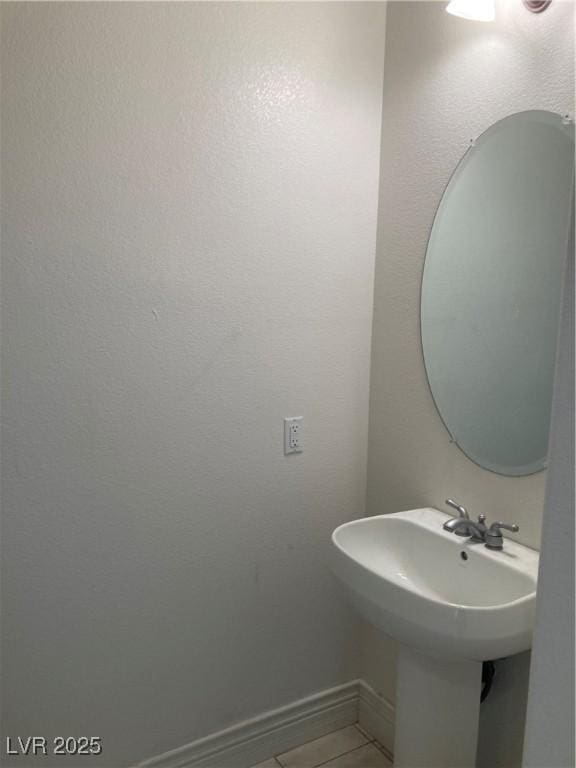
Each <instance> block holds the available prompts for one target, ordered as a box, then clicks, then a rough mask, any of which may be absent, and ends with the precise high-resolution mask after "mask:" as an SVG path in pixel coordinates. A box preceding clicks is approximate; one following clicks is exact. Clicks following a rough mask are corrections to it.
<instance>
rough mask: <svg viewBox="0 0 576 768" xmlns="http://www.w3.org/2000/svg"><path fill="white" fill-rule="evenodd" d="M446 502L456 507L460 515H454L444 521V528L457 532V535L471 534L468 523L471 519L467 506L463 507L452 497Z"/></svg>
mask: <svg viewBox="0 0 576 768" xmlns="http://www.w3.org/2000/svg"><path fill="white" fill-rule="evenodd" d="M446 504H447V505H448V506H449V507H452V508H453V509H455V510H456V511H457V512H458V515H459V517H453V518H452V519H451V520H449V521H448V522H447V523H444V530H446V531H450V532H451V533H455V534H456V535H457V536H470V535H471V533H470V532H469V528H470V526H469V525H468V524H467V523H468V521H469V520H470V515H469V514H468V510H467V509H466V507H463V506H462V505H461V504H458V503H457V502H455V501H453V500H452V499H446ZM460 523H461V524H460Z"/></svg>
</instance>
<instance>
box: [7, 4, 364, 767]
mask: <svg viewBox="0 0 576 768" xmlns="http://www.w3.org/2000/svg"><path fill="white" fill-rule="evenodd" d="M0 2H1V0H0ZM357 724H358V721H356V722H355V723H351V724H350V725H351V726H352V727H353V728H355V729H356V731H357V732H358V733H359V734H360V735H361V736H362V737H363V738H365V739H366V742H365V743H364V744H359V745H358V746H357V747H353V748H352V749H347V750H346V751H345V752H340V753H339V754H337V755H334V756H333V757H331V758H329V759H328V760H324V761H323V762H321V763H316V764H315V765H313V766H310V768H318V766H320V765H325V764H326V763H329V762H330V760H336V758H337V757H341V756H342V755H347V754H348V753H349V752H354V750H355V749H360V747H365V746H366V744H372V742H373V741H375V739H372V740H371V739H370V738H369V736H368V735H367V734H366V733H363V732H362V731H361V730H360V728H356V726H357ZM350 725H345V726H344V727H343V728H337V729H336V730H335V731H330V733H327V734H326V736H331V735H332V734H333V733H338V731H344V730H345V729H346V728H350ZM319 738H320V739H322V738H324V737H323V736H320V737H319ZM313 741H318V739H311V740H310V741H305V742H303V743H302V744H299V745H298V746H297V747H294V748H293V749H300V747H303V746H305V745H306V744H311V743H312V742H313ZM288 751H289V752H292V751H293V750H292V749H290V750H288ZM285 754H287V753H286V752H280V753H279V754H278V755H273V758H274V760H276V762H277V763H278V765H279V766H280V768H287V766H285V765H284V763H283V762H282V761H281V760H280V758H281V757H282V755H285Z"/></svg>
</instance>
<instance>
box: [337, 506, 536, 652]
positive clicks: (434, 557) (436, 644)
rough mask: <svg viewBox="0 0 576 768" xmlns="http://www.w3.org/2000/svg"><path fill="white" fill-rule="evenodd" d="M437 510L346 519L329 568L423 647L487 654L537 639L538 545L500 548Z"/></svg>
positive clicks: (379, 621) (360, 603) (380, 618)
mask: <svg viewBox="0 0 576 768" xmlns="http://www.w3.org/2000/svg"><path fill="white" fill-rule="evenodd" d="M447 519H449V516H447V515H446V514H445V513H443V512H439V511H438V510H437V509H432V508H425V509H413V510H410V511H408V512H398V513H396V514H391V515H380V516H378V517H367V518H363V519H361V520H354V521H353V522H350V523H345V524H344V525H341V526H340V527H339V528H337V529H336V530H335V531H334V533H333V535H332V542H333V545H334V546H333V551H332V554H333V562H332V565H333V570H334V572H335V574H336V575H337V576H338V577H339V579H340V580H341V581H342V582H343V583H344V585H345V586H346V588H347V591H348V593H349V595H350V597H351V600H352V602H353V603H354V605H355V606H356V608H357V609H358V610H359V612H360V613H361V614H363V615H364V616H365V618H366V619H368V620H369V621H370V622H371V623H373V624H375V625H376V626H378V627H379V628H381V629H382V630H383V631H384V632H385V633H386V634H388V635H391V636H392V637H394V638H395V639H396V640H398V641H399V642H401V643H403V644H405V645H407V646H410V647H411V648H415V649H418V650H420V651H423V652H424V653H427V654H432V655H435V656H441V657H445V658H451V659H454V658H457V659H462V660H470V661H484V660H490V659H498V658H502V657H504V656H511V655H513V654H515V653H519V652H520V651H524V650H526V649H528V648H530V646H531V639H532V628H533V625H534V610H535V601H536V583H537V574H538V553H537V552H535V551H534V550H532V549H529V548H528V547H524V546H522V545H521V544H517V543H516V542H513V541H511V540H510V539H505V541H504V549H503V550H502V551H491V550H489V549H487V548H486V547H485V546H484V545H483V544H481V543H472V542H470V541H469V540H468V539H467V538H464V537H461V536H456V535H454V534H453V533H449V532H447V531H444V530H443V529H442V525H443V524H444V523H445V522H446V520H447Z"/></svg>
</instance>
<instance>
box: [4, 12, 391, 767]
mask: <svg viewBox="0 0 576 768" xmlns="http://www.w3.org/2000/svg"><path fill="white" fill-rule="evenodd" d="M2 17H3V29H2V32H3V39H2V54H3V62H2V105H3V110H2V117H3V124H2V149H3V156H2V182H3V204H4V211H3V222H4V231H3V243H2V245H3V258H4V264H3V270H4V271H3V289H4V305H3V311H4V314H3V326H4V328H3V330H4V373H5V381H4V389H5V401H4V404H3V408H4V410H3V417H4V431H3V438H4V486H3V490H4V524H3V544H4V552H3V564H4V577H3V585H2V586H3V602H2V606H3V611H4V622H3V625H4V630H5V637H4V642H3V652H4V663H3V676H4V679H3V687H2V692H3V696H4V702H5V706H4V715H5V722H4V733H5V734H13V735H23V734H42V735H44V736H51V735H54V734H62V735H68V734H70V735H80V734H86V733H87V734H88V735H99V736H101V737H102V739H103V743H104V756H103V758H102V760H100V761H98V762H99V764H101V765H106V767H107V768H112V766H114V767H115V768H117V767H118V766H121V765H128V764H130V763H131V762H133V761H136V760H139V759H142V758H145V757H149V756H151V755H154V754H158V753H160V752H163V751H164V750H167V749H169V748H173V747H177V746H180V745H181V744H183V743H185V742H188V741H190V740H193V739H195V738H197V737H200V736H203V735H206V734H208V733H209V732H212V731H214V730H216V729H219V728H221V727H224V726H226V725H228V724H230V723H232V722H234V721H236V720H239V719H243V718H245V717H248V716H250V715H253V714H256V713H260V712H262V711H264V710H267V709H269V708H271V707H276V706H279V705H281V704H283V703H286V702H289V701H292V700H294V699H296V698H299V697H301V696H303V695H306V694H309V693H311V692H314V691H317V690H319V689H322V688H324V687H328V686H331V685H334V684H337V683H341V682H343V681H344V680H345V679H347V678H348V677H350V676H352V675H353V674H354V673H355V672H356V670H355V669H353V668H352V666H351V659H352V658H353V653H352V647H351V646H352V643H353V640H354V630H355V623H354V619H353V615H352V613H351V611H349V609H348V608H347V606H345V605H344V603H343V601H342V600H341V598H340V590H339V589H338V587H337V586H336V584H335V583H334V582H333V580H332V577H331V575H330V573H329V572H328V570H327V568H326V565H325V557H324V553H325V551H326V547H327V545H328V544H327V543H328V540H329V534H330V532H331V531H332V529H333V528H334V527H335V526H336V525H338V524H340V523H341V522H343V521H345V520H348V519H350V518H353V517H355V516H359V515H361V514H363V511H364V499H365V490H366V486H365V477H366V446H367V419H368V408H367V406H368V385H369V381H368V379H369V359H370V333H371V314H372V295H373V269H374V249H375V233H376V214H377V190H378V171H379V151H380V127H381V126H380V118H381V99H382V72H383V53H384V22H385V19H384V7H383V5H382V4H375V3H366V4H364V3H355V2H354V3H302V4H298V3H295V4H290V3H286V4H284V3H271V4H266V3H254V4H252V3H222V4H217V3H198V4H196V3H142V4H140V3H78V4H74V3H54V4H53V3H37V4H36V3H31V4H28V3H8V4H2ZM300 414H302V415H304V417H305V421H306V437H305V440H306V450H305V453H304V454H302V455H301V456H290V457H287V458H286V457H284V456H283V454H282V418H283V417H284V416H290V415H300ZM54 761H56V762H54ZM40 762H41V764H42V765H50V764H52V765H55V764H58V766H60V767H61V766H62V760H61V758H52V759H46V758H40ZM20 763H21V760H20V761H19V762H18V764H20ZM83 764H86V765H88V764H90V761H89V760H88V759H87V758H86V759H85V760H84V761H83Z"/></svg>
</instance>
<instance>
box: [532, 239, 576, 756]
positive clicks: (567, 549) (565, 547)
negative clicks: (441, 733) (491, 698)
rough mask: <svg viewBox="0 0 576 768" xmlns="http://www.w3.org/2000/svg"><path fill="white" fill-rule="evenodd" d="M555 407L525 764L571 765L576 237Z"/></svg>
mask: <svg viewBox="0 0 576 768" xmlns="http://www.w3.org/2000/svg"><path fill="white" fill-rule="evenodd" d="M558 352H559V354H558V366H557V369H556V380H555V388H554V401H553V410H552V433H551V437H550V458H551V464H550V471H549V473H548V483H547V486H546V503H545V508H544V523H543V526H542V550H541V555H540V574H539V578H538V604H537V608H536V629H535V632H534V645H533V652H532V665H531V668H530V688H529V696H528V710H527V713H526V738H525V742H524V762H523V766H524V767H525V768H542V766H546V768H572V766H574V764H575V762H576V754H575V748H574V238H572V243H571V248H570V258H569V260H568V269H567V272H566V280H565V292H564V297H563V313H562V324H561V328H560V344H559V348H558Z"/></svg>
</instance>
